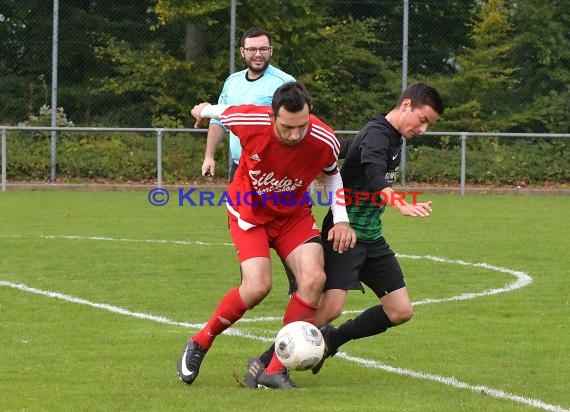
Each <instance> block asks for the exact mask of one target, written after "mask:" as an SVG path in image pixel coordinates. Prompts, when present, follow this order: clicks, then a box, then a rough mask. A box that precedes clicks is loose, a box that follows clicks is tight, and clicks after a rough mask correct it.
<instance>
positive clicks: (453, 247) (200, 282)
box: [0, 188, 570, 412]
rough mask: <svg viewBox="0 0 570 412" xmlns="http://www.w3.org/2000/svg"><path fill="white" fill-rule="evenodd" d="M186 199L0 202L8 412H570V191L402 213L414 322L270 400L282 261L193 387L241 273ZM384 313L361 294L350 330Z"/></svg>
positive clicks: (400, 243)
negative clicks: (362, 316)
mask: <svg viewBox="0 0 570 412" xmlns="http://www.w3.org/2000/svg"><path fill="white" fill-rule="evenodd" d="M149 189H150V188H149ZM171 196H172V198H171V202H170V203H169V204H168V205H166V206H163V207H153V206H151V205H150V204H149V202H148V200H147V192H80V191H67V192H66V191H25V190H21V191H19V190H12V191H8V192H5V193H0V222H1V224H0V314H1V318H0V319H1V321H0V365H1V367H0V410H2V411H80V410H89V411H110V410H117V411H134V410H137V411H140V410H149V411H183V410H184V411H188V410H190V411H218V410H220V411H221V410H231V411H258V410H259V411H262V410H263V411H265V410H297V411H299V412H305V411H307V412H308V411H321V410H323V411H324V410H327V411H422V412H423V411H434V412H435V411H482V410H484V411H527V410H528V411H530V410H548V411H567V410H569V409H570V356H569V354H570V332H569V330H570V328H569V326H570V292H569V284H570V281H569V274H570V271H569V263H570V261H569V258H568V256H569V252H570V248H569V241H568V233H569V232H570V230H569V229H570V228H569V226H570V225H569V219H568V216H567V213H568V210H570V197H568V196H533V197H529V196H490V195H484V196H483V195H468V196H464V197H461V196H457V195H442V194H438V195H435V194H434V195H424V196H422V197H421V199H422V200H428V199H431V200H433V202H434V213H433V215H432V216H431V217H429V218H428V219H425V220H420V219H413V218H404V217H401V216H398V215H396V213H395V212H394V211H393V210H389V211H387V212H386V217H385V235H386V238H387V239H388V242H389V243H390V244H391V246H392V248H393V249H394V250H395V251H396V252H398V253H399V254H400V262H401V264H402V267H403V269H404V271H405V274H406V279H407V283H408V287H409V291H410V296H411V298H412V300H413V301H414V303H415V315H414V318H413V319H412V321H410V322H409V323H407V324H405V325H402V326H400V327H397V328H393V329H391V330H389V331H388V332H387V333H385V334H382V335H380V336H375V337H371V338H367V339H363V340H360V341H353V342H349V343H348V344H346V345H345V346H344V347H343V348H342V353H339V354H338V355H337V356H335V357H334V358H332V359H331V360H328V361H327V363H326V364H325V367H324V368H323V370H322V371H321V373H320V374H319V375H317V376H313V375H312V374H311V373H310V372H293V373H292V378H293V380H294V381H295V382H296V383H297V384H298V385H299V386H301V387H302V389H299V390H295V391H278V390H277V391H275V390H274V391H270V390H250V389H246V388H244V387H242V386H241V384H240V381H241V380H242V379H243V374H244V372H245V365H246V362H247V360H248V359H249V357H250V356H252V355H254V354H256V353H259V352H261V351H262V350H263V349H265V347H266V346H267V345H268V342H269V341H270V340H271V337H272V336H274V335H275V333H276V332H277V330H278V329H279V327H280V317H281V315H282V312H283V309H284V308H285V305H286V304H287V293H286V279H285V276H284V273H283V269H282V268H281V267H280V264H278V263H277V260H276V259H274V265H273V267H274V287H273V291H272V293H271V294H270V295H269V296H268V297H267V299H266V300H265V301H264V302H263V303H262V304H260V305H259V306H258V307H256V308H255V309H253V310H252V311H250V312H248V313H247V314H246V317H245V318H244V319H243V320H242V321H240V322H238V323H237V324H236V325H235V326H234V327H233V328H231V329H230V330H229V331H228V333H226V334H224V335H222V336H220V337H219V338H218V339H217V340H216V342H215V344H214V346H213V348H212V350H210V352H209V353H208V355H207V356H206V358H205V360H204V363H203V364H202V370H201V373H200V377H199V378H198V380H197V381H196V382H195V383H194V384H193V385H192V386H186V385H184V384H182V383H181V382H180V381H179V380H178V377H177V373H176V361H177V359H178V357H179V355H180V352H181V350H182V347H183V345H184V342H185V340H186V338H187V337H188V335H189V334H191V333H193V332H194V331H195V330H196V329H195V328H196V327H197V326H198V325H200V324H201V323H203V322H205V321H206V320H207V319H208V317H209V316H210V315H211V313H212V311H213V310H214V308H215V306H216V305H217V303H218V301H219V299H220V298H221V296H222V294H223V293H224V292H225V291H227V290H228V289H229V288H231V287H232V286H234V285H235V284H237V282H239V271H238V267H237V260H236V258H235V256H234V253H233V248H232V247H231V245H230V239H229V235H228V230H227V225H226V213H225V208H223V207H191V206H188V205H185V206H182V207H180V206H177V204H176V201H175V200H173V199H175V198H176V196H177V194H176V193H175V192H171ZM324 212H325V209H324V208H322V207H320V208H316V210H315V213H316V214H317V215H318V216H319V219H320V217H322V215H323V213H324ZM374 303H375V300H374V299H373V296H372V294H371V293H369V292H368V293H366V294H364V295H362V294H360V293H357V292H353V293H351V294H350V295H349V300H348V304H347V307H346V310H347V311H348V313H346V314H345V315H343V317H341V318H340V319H338V320H337V321H336V323H338V322H339V321H341V320H342V319H347V318H348V317H350V316H353V312H354V311H358V310H361V309H364V308H366V307H368V306H370V305H371V304H374Z"/></svg>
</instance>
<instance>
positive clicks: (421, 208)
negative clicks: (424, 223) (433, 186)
mask: <svg viewBox="0 0 570 412" xmlns="http://www.w3.org/2000/svg"><path fill="white" fill-rule="evenodd" d="M398 211H399V212H400V213H401V214H402V215H404V216H416V217H428V216H429V215H431V212H432V211H433V209H432V207H431V201H429V202H422V203H415V204H411V205H405V206H400V207H398Z"/></svg>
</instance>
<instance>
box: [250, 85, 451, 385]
mask: <svg viewBox="0 0 570 412" xmlns="http://www.w3.org/2000/svg"><path fill="white" fill-rule="evenodd" d="M443 111H444V104H443V101H442V99H441V97H440V95H439V93H438V92H437V91H436V90H435V89H434V88H433V87H431V86H428V85H426V84H424V83H415V84H412V85H410V86H409V87H407V88H406V89H405V90H404V91H403V92H402V94H401V95H400V97H399V99H398V101H397V103H396V105H395V106H394V107H393V108H392V110H390V112H389V113H388V114H386V115H382V114H376V115H375V116H374V117H372V119H370V121H369V122H368V123H367V124H366V125H365V126H364V127H363V128H362V129H361V130H360V132H359V133H358V134H357V135H356V136H355V137H354V138H352V139H351V140H350V141H348V142H345V144H344V149H345V151H346V154H345V156H344V157H345V161H344V164H343V166H342V169H341V176H342V180H343V183H344V187H345V195H344V196H345V200H346V208H347V212H348V216H349V220H350V224H351V226H352V228H353V229H354V230H355V232H356V236H357V242H356V246H355V247H354V248H353V249H350V250H348V251H347V252H344V253H342V254H340V253H337V252H335V251H334V250H333V249H332V247H331V244H330V242H328V241H327V240H326V239H324V238H323V239H322V243H323V247H324V251H325V273H326V276H327V279H326V283H325V287H324V293H323V295H322V298H321V301H320V305H319V308H318V310H317V314H316V319H315V324H316V325H317V326H321V331H322V332H323V336H324V338H325V342H326V350H325V356H324V357H323V359H322V360H321V362H320V363H319V364H318V365H316V366H315V367H314V368H313V373H318V372H319V370H320V369H321V367H322V365H323V362H324V361H325V359H327V358H328V357H331V356H333V355H334V354H335V353H336V352H337V350H338V348H339V347H340V346H341V345H343V344H344V343H346V342H348V341H350V340H354V339H360V338H364V337H367V336H373V335H377V334H379V333H382V332H385V331H386V330H387V329H388V328H390V327H393V326H397V325H401V324H402V323H405V322H407V321H408V320H410V319H411V318H412V315H413V307H412V304H411V302H410V298H409V296H408V290H407V288H406V283H405V281H404V275H403V273H402V270H401V268H400V265H399V263H398V260H397V259H396V256H395V254H394V252H393V251H392V250H391V249H390V246H389V245H388V243H387V242H386V239H385V238H384V236H383V228H382V214H383V213H384V211H385V209H386V206H390V207H392V208H394V209H396V211H397V212H399V213H400V214H401V215H403V216H412V217H421V218H425V217H427V216H429V215H430V213H431V212H432V204H431V202H422V203H418V202H412V203H408V202H406V201H405V198H404V197H403V196H401V194H399V193H398V192H396V191H394V190H393V189H392V184H393V183H394V180H395V178H396V176H397V173H398V170H399V166H400V159H401V151H402V142H403V138H405V139H411V138H413V137H414V136H416V135H419V134H423V133H425V132H426V131H427V129H428V128H429V126H430V125H431V124H433V123H434V122H435V121H436V120H437V119H438V118H439V116H440V115H441V114H442V113H443ZM341 156H342V149H341ZM414 199H415V198H414ZM331 217H332V215H331V214H330V211H329V213H328V214H327V215H326V216H325V218H324V220H323V227H322V233H327V230H328V229H329V228H330V227H331V225H332V219H331ZM362 284H364V285H366V286H368V287H369V288H370V289H371V290H372V291H373V292H374V293H375V294H376V296H377V297H378V299H379V302H378V304H377V305H374V306H372V307H370V308H368V309H366V310H364V311H363V312H362V313H360V314H359V315H358V316H356V317H355V318H354V319H349V320H347V321H346V322H344V323H342V324H341V325H340V326H339V327H338V328H337V327H334V326H332V325H331V324H330V322H331V321H332V320H334V319H336V318H337V317H339V316H340V315H341V313H342V309H343V307H344V304H345V301H346V295H347V293H348V290H363V287H362ZM269 352H271V350H268V351H267V352H266V353H265V354H263V355H262V356H261V357H254V358H252V359H250V361H249V364H248V371H247V373H246V375H245V379H246V384H247V386H250V387H255V386H256V385H255V380H256V375H257V373H258V371H259V370H262V369H263V365H264V363H266V358H267V356H268V353H269Z"/></svg>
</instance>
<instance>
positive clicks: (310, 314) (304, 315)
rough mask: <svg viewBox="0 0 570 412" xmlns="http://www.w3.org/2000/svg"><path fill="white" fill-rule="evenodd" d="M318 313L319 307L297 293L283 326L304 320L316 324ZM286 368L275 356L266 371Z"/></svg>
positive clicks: (290, 303) (289, 306) (292, 297)
mask: <svg viewBox="0 0 570 412" xmlns="http://www.w3.org/2000/svg"><path fill="white" fill-rule="evenodd" d="M316 312H317V307H316V306H313V305H311V304H309V303H308V302H305V301H304V300H302V299H301V298H300V297H299V295H298V294H297V293H294V294H293V296H291V300H290V301H289V305H287V309H285V314H284V315H283V325H286V324H288V323H291V322H294V321H296V320H304V321H305V322H309V323H314V322H315V313H316ZM284 369H285V367H284V366H283V365H281V362H279V359H277V355H275V353H274V354H273V357H272V358H271V361H270V362H269V365H267V368H265V371H266V372H267V373H269V374H271V373H278V372H281V371H282V370H284Z"/></svg>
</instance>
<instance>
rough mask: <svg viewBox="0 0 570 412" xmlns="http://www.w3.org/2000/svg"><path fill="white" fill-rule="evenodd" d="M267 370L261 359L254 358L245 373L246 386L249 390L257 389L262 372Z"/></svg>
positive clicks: (248, 363)
mask: <svg viewBox="0 0 570 412" xmlns="http://www.w3.org/2000/svg"><path fill="white" fill-rule="evenodd" d="M264 370H265V365H264V364H263V362H262V361H261V359H260V358H259V356H254V357H253V358H251V359H250V360H249V362H247V372H246V373H245V385H246V386H247V387H248V388H257V379H258V378H259V375H261V372H263V371H264Z"/></svg>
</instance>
